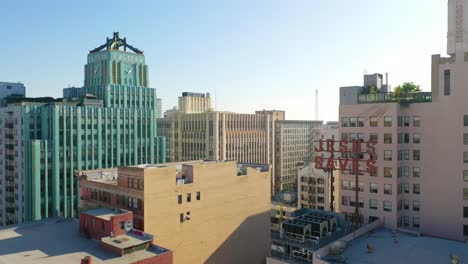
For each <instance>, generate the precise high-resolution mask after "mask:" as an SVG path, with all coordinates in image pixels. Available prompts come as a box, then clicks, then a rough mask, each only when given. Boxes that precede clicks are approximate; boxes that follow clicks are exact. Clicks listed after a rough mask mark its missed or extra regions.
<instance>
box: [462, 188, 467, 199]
mask: <svg viewBox="0 0 468 264" xmlns="http://www.w3.org/2000/svg"><path fill="white" fill-rule="evenodd" d="M463 200H468V188H463Z"/></svg>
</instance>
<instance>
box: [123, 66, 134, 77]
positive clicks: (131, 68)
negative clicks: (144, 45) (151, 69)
mask: <svg viewBox="0 0 468 264" xmlns="http://www.w3.org/2000/svg"><path fill="white" fill-rule="evenodd" d="M133 68H134V66H133V65H129V66H128V67H127V70H126V71H125V73H126V74H127V75H130V74H132V73H133Z"/></svg>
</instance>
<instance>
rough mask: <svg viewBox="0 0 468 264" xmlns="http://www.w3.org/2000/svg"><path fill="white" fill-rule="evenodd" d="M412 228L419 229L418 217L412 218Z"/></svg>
mask: <svg viewBox="0 0 468 264" xmlns="http://www.w3.org/2000/svg"><path fill="white" fill-rule="evenodd" d="M413 227H414V228H419V216H413Z"/></svg>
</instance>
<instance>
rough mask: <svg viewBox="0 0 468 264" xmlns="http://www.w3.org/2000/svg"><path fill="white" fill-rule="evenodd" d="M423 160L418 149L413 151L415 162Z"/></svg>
mask: <svg viewBox="0 0 468 264" xmlns="http://www.w3.org/2000/svg"><path fill="white" fill-rule="evenodd" d="M420 159H421V151H420V150H418V149H415V150H413V160H420Z"/></svg>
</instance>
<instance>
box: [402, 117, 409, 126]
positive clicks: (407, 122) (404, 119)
mask: <svg viewBox="0 0 468 264" xmlns="http://www.w3.org/2000/svg"><path fill="white" fill-rule="evenodd" d="M409 125H410V117H409V116H404V117H403V126H404V127H409Z"/></svg>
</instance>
